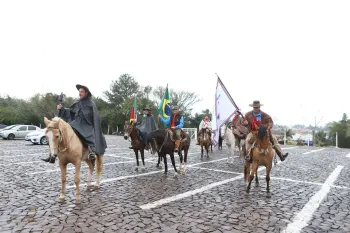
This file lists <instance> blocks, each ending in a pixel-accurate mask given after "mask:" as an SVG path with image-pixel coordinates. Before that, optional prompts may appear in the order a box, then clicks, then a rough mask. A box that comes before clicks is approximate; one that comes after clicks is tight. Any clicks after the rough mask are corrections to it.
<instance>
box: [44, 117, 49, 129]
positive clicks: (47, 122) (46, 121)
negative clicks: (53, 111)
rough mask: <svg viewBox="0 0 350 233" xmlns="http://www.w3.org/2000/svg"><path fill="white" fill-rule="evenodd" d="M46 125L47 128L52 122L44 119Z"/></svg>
mask: <svg viewBox="0 0 350 233" xmlns="http://www.w3.org/2000/svg"><path fill="white" fill-rule="evenodd" d="M44 123H45V125H46V127H47V126H48V125H49V123H50V121H49V119H47V117H44Z"/></svg>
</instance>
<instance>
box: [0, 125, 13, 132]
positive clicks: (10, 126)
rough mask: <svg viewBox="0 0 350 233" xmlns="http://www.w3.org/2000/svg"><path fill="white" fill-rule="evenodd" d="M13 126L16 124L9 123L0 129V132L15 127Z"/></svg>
mask: <svg viewBox="0 0 350 233" xmlns="http://www.w3.org/2000/svg"><path fill="white" fill-rule="evenodd" d="M15 126H17V125H9V126H6V127H5V128H2V129H0V132H1V131H4V130H9V129H12V128H13V127H15Z"/></svg>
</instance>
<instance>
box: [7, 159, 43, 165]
mask: <svg viewBox="0 0 350 233" xmlns="http://www.w3.org/2000/svg"><path fill="white" fill-rule="evenodd" d="M39 162H43V161H41V160H36V161H30V162H19V163H12V164H17V165H18V164H27V163H39ZM2 165H9V164H2Z"/></svg>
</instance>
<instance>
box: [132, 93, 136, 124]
mask: <svg viewBox="0 0 350 233" xmlns="http://www.w3.org/2000/svg"><path fill="white" fill-rule="evenodd" d="M136 120H137V105H136V96H135V99H134V104H133V106H132V108H131V113H130V122H132V121H136Z"/></svg>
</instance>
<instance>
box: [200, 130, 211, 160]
mask: <svg viewBox="0 0 350 233" xmlns="http://www.w3.org/2000/svg"><path fill="white" fill-rule="evenodd" d="M200 133H201V136H200V138H199V143H200V146H201V159H203V154H204V148H205V150H206V152H207V158H209V147H210V145H211V140H210V136H209V129H201V131H200ZM203 147H204V148H203Z"/></svg>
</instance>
